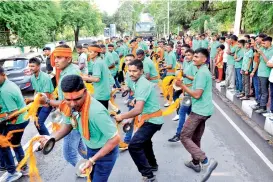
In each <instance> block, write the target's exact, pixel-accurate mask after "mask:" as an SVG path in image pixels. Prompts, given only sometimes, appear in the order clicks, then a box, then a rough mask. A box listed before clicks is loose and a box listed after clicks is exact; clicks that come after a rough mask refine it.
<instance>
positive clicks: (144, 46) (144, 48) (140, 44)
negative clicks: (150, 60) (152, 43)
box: [138, 41, 149, 51]
mask: <svg viewBox="0 0 273 182" xmlns="http://www.w3.org/2000/svg"><path fill="white" fill-rule="evenodd" d="M138 46H139V48H140V49H142V50H143V51H148V50H149V48H148V45H147V44H146V42H144V41H141V42H139V43H138Z"/></svg>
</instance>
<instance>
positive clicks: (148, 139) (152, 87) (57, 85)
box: [0, 34, 273, 182]
mask: <svg viewBox="0 0 273 182" xmlns="http://www.w3.org/2000/svg"><path fill="white" fill-rule="evenodd" d="M271 42H272V38H271V37H269V36H266V35H264V34H259V35H258V36H256V37H250V36H248V35H245V36H244V38H243V39H239V40H238V37H237V36H236V35H225V36H219V35H216V34H215V35H211V36H208V35H207V34H202V35H196V36H188V35H186V36H179V35H178V36H175V37H171V36H170V37H169V39H168V40H166V39H164V38H162V39H158V40H156V39H154V40H149V41H144V40H143V38H142V37H136V38H131V37H129V36H125V37H124V38H115V37H114V38H111V39H105V40H104V41H102V40H99V41H96V42H93V43H92V44H91V45H88V44H83V45H77V46H76V50H77V52H78V54H79V55H78V58H77V60H72V53H73V52H72V49H71V48H70V47H69V46H68V45H66V44H65V43H62V44H60V45H59V46H57V47H56V48H55V49H54V50H51V49H50V48H49V47H45V48H44V49H43V51H44V56H45V58H46V65H47V73H44V72H42V71H41V70H40V64H41V60H39V59H38V58H31V59H30V60H29V68H30V70H31V72H32V73H33V74H32V77H31V83H32V86H33V88H34V90H35V94H36V93H43V96H42V97H41V98H40V105H41V107H40V108H39V110H38V113H37V116H38V124H36V127H37V130H38V132H39V134H40V135H41V139H40V142H41V146H40V147H39V148H38V151H39V150H42V149H43V145H44V144H45V143H46V142H47V140H48V137H45V136H48V135H50V133H49V132H48V129H47V128H46V126H45V121H46V119H47V118H48V116H49V114H50V113H51V111H52V110H55V109H59V110H60V111H61V112H62V115H63V124H62V126H61V128H60V129H59V130H58V131H56V132H54V133H53V134H51V136H50V137H53V138H55V140H56V141H59V140H61V139H63V156H64V158H65V160H66V161H67V162H69V163H70V164H71V165H73V166H76V165H77V163H78V161H79V158H78V157H79V155H78V154H80V156H81V158H83V159H87V160H86V162H85V165H84V167H83V169H82V172H83V173H86V172H87V171H92V172H91V174H90V176H91V179H92V181H93V182H104V181H107V180H108V177H109V176H110V174H111V171H112V169H113V167H114V165H115V162H116V160H117V157H118V153H119V149H121V150H126V149H128V151H129V153H130V156H131V158H132V160H133V161H134V163H135V165H136V166H137V169H138V171H139V172H140V173H141V175H142V176H143V181H145V182H155V181H157V179H156V177H155V175H154V174H153V172H155V171H157V170H158V168H159V165H158V163H157V160H156V158H155V154H154V151H153V144H152V137H153V135H154V134H155V133H156V132H157V131H159V130H160V129H161V127H162V125H163V123H164V120H163V117H162V110H161V107H160V103H159V98H160V97H159V96H158V94H157V93H159V92H160V89H159V83H160V82H161V80H164V79H167V78H171V77H175V78H177V79H176V81H173V83H171V84H172V85H173V89H172V94H171V96H172V97H173V98H172V99H171V100H172V101H173V102H175V101H176V100H177V99H178V98H179V97H183V99H182V102H181V103H180V107H179V109H178V110H177V115H176V116H175V118H173V120H179V122H178V126H177V129H176V131H174V133H175V135H174V136H173V137H172V138H170V139H169V140H168V141H169V142H178V141H181V143H182V144H183V145H184V147H185V149H186V150H187V151H188V152H189V153H190V154H191V156H192V159H191V160H189V161H186V162H185V166H186V167H188V168H191V169H193V170H194V171H195V172H197V173H199V172H201V171H202V173H203V175H202V180H201V181H206V180H207V179H208V178H209V177H210V175H211V173H212V171H213V170H214V169H215V168H216V167H217V161H216V160H215V159H213V158H208V157H207V155H206V154H205V152H204V151H202V150H201V149H200V142H201V138H202V135H203V133H204V130H205V122H206V121H207V119H209V118H210V117H211V115H212V114H213V110H214V109H213V108H214V107H213V103H212V79H215V81H216V82H219V83H221V82H222V81H223V80H225V84H223V86H225V87H227V89H235V90H236V96H237V97H239V98H240V99H242V100H247V99H250V97H255V99H256V101H257V105H256V106H255V108H254V109H255V110H256V112H258V113H264V112H266V105H267V102H268V97H269V96H268V95H269V94H268V89H269V85H270V91H271V93H272V90H273V75H272V74H271V67H273V59H271V58H272V56H273V49H272V46H271ZM159 63H160V65H161V66H160V67H158V65H159ZM179 74H181V78H180V77H178V75H179ZM88 83H92V85H93V87H94V93H93V94H91V93H90V92H89V90H88V89H87V86H86V84H88ZM222 83H223V82H222ZM117 88H120V90H122V91H124V92H125V91H128V92H129V96H128V98H127V100H126V104H127V106H128V112H121V111H120V109H119V108H118V106H117V105H116V104H114V103H113V102H112V101H111V97H112V95H111V92H112V91H113V90H115V89H117ZM54 93H57V97H56V96H54ZM0 96H1V97H0V106H1V111H0V113H1V115H0V121H1V122H0V123H1V128H0V133H1V134H2V135H3V136H7V134H8V133H9V132H10V131H14V130H19V132H16V133H14V134H13V136H12V139H11V143H12V147H11V146H8V147H3V146H1V143H0V146H1V148H0V159H1V163H0V170H2V171H6V173H4V175H3V176H2V177H1V181H3V182H11V181H15V180H17V179H19V178H20V177H21V176H22V175H28V171H29V167H28V166H27V165H25V166H23V167H22V168H21V170H20V171H16V165H15V164H16V163H15V161H14V159H13V155H12V152H11V150H13V151H14V153H15V156H16V160H17V161H18V162H20V161H21V160H22V159H23V158H24V151H23V148H22V146H21V139H22V136H23V133H24V129H25V128H26V126H27V125H28V123H29V121H28V120H25V119H24V116H25V114H26V113H25V112H24V113H20V114H19V115H14V113H16V111H19V110H20V109H22V108H24V107H26V104H27V103H25V100H24V97H23V95H22V93H21V91H20V89H19V88H18V86H17V85H16V84H15V83H13V82H11V81H9V80H8V79H7V77H6V75H5V70H4V69H3V68H2V67H0ZM169 97H170V95H169ZM272 97H273V93H272V94H271V98H272ZM168 99H169V98H168ZM271 103H272V102H271ZM170 104H172V102H169V101H168V102H167V103H166V104H165V105H164V106H165V107H168V106H169V105H170ZM272 104H273V103H272ZM272 104H271V108H270V110H271V111H273V106H272ZM109 110H112V111H114V113H115V114H113V118H114V120H115V122H117V123H119V122H121V121H123V120H125V119H131V120H132V121H138V122H136V123H138V124H137V125H138V126H136V125H134V122H132V124H131V128H130V130H129V131H128V132H127V133H126V134H125V137H124V138H120V135H119V133H118V129H117V127H116V123H115V122H113V120H112V118H111V115H110V113H109ZM187 115H188V117H187V119H186V116H187ZM138 116H140V117H138ZM2 121H5V122H2ZM38 151H37V152H38ZM91 169H92V170H91Z"/></svg>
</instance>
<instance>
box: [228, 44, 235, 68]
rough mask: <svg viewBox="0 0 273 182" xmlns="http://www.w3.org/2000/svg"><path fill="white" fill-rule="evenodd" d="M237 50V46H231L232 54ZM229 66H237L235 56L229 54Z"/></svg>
mask: <svg viewBox="0 0 273 182" xmlns="http://www.w3.org/2000/svg"><path fill="white" fill-rule="evenodd" d="M236 49H237V45H234V46H232V45H230V52H231V54H234V53H235V51H236ZM227 64H228V65H234V64H235V60H234V55H229V54H228V55H227Z"/></svg>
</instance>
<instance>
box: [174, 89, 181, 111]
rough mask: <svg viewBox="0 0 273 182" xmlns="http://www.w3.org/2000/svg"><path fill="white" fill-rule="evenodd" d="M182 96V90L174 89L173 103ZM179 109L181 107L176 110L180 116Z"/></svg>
mask: <svg viewBox="0 0 273 182" xmlns="http://www.w3.org/2000/svg"><path fill="white" fill-rule="evenodd" d="M181 94H182V90H174V89H173V101H174V102H175V101H176V99H178V98H179V97H180V95H181ZM179 109H180V106H179V107H178V108H177V109H176V114H179Z"/></svg>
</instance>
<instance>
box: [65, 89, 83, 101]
mask: <svg viewBox="0 0 273 182" xmlns="http://www.w3.org/2000/svg"><path fill="white" fill-rule="evenodd" d="M84 91H85V88H84V89H81V90H79V91H77V92H64V97H65V98H66V99H71V100H73V99H78V98H79V97H80V96H82V95H83V93H84Z"/></svg>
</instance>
